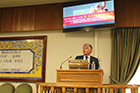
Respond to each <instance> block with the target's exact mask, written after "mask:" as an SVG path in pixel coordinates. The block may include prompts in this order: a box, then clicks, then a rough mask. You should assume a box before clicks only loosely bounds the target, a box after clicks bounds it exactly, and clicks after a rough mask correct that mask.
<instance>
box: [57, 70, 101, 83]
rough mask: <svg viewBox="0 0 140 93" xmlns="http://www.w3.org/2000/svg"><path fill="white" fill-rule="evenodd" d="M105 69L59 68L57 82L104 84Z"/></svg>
mask: <svg viewBox="0 0 140 93" xmlns="http://www.w3.org/2000/svg"><path fill="white" fill-rule="evenodd" d="M102 73H103V70H90V69H57V83H66V84H75V83H76V84H95V85H100V84H102V80H103V79H102Z"/></svg>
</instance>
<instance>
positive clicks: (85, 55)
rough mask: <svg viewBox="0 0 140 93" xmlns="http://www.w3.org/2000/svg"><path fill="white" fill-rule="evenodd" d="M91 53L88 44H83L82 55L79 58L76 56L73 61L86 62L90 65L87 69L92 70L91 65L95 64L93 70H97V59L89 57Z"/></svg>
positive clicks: (90, 47)
mask: <svg viewBox="0 0 140 93" xmlns="http://www.w3.org/2000/svg"><path fill="white" fill-rule="evenodd" d="M91 52H92V46H91V45H90V44H88V43H86V44H84V45H83V55H80V56H76V58H75V60H76V59H77V60H79V59H81V60H88V62H89V63H90V65H89V67H88V68H89V69H93V67H92V64H93V63H94V64H95V68H94V69H98V68H99V61H98V59H97V58H95V57H93V56H91V55H90V54H91Z"/></svg>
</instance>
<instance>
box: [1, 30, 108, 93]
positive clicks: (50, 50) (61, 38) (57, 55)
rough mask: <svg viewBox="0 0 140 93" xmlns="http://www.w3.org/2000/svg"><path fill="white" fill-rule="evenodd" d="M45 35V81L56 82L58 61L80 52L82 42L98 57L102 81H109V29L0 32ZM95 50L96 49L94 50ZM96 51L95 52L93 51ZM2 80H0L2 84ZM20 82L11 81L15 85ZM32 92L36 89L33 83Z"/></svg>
mask: <svg viewBox="0 0 140 93" xmlns="http://www.w3.org/2000/svg"><path fill="white" fill-rule="evenodd" d="M38 35H47V36H48V40H47V56H46V57H47V59H46V82H53V83H54V82H56V69H59V66H60V63H61V62H63V61H64V60H66V59H67V58H68V57H70V56H72V59H74V58H75V56H76V55H80V54H82V46H83V44H84V43H90V44H92V45H93V52H92V55H93V56H96V57H98V58H99V61H100V65H101V69H103V70H104V77H103V83H109V76H110V60H111V35H110V30H106V31H103V30H102V31H92V32H72V33H62V31H40V32H16V33H0V37H15V36H18V37H19V36H38ZM95 50H96V51H95ZM95 52H96V53H95ZM63 69H68V63H67V62H66V63H64V64H63ZM3 83H4V82H1V83H0V85H1V84H3ZM20 83H21V82H12V84H14V85H15V87H17V86H18V85H19V84H20ZM30 85H31V86H32V87H33V93H35V91H36V87H35V84H34V83H30Z"/></svg>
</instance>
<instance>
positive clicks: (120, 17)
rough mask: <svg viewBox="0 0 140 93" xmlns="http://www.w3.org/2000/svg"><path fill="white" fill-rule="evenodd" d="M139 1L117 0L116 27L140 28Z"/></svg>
mask: <svg viewBox="0 0 140 93" xmlns="http://www.w3.org/2000/svg"><path fill="white" fill-rule="evenodd" d="M138 4H140V1H139V0H123V2H122V0H115V14H116V27H139V26H140V17H139V15H140V6H139V5H138Z"/></svg>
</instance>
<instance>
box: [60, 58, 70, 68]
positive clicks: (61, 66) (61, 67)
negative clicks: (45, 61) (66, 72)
mask: <svg viewBox="0 0 140 93" xmlns="http://www.w3.org/2000/svg"><path fill="white" fill-rule="evenodd" d="M70 58H72V56H70V57H69V58H68V59H66V60H65V61H64V62H62V63H61V65H60V69H62V64H64V63H65V62H66V61H68V60H69V59H70Z"/></svg>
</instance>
